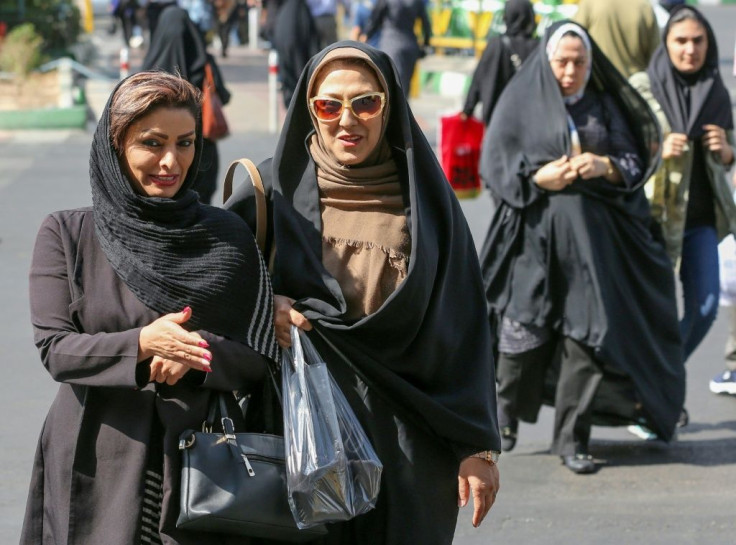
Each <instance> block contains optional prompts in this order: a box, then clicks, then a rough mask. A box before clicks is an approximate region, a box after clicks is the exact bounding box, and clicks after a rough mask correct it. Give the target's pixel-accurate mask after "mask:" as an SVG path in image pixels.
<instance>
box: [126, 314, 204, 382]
mask: <svg viewBox="0 0 736 545" xmlns="http://www.w3.org/2000/svg"><path fill="white" fill-rule="evenodd" d="M191 317H192V309H191V308H189V307H186V308H184V310H182V311H181V312H175V313H171V314H166V315H164V316H161V317H160V318H158V319H156V320H154V321H153V322H151V323H150V324H149V325H147V326H145V327H144V328H143V329H141V332H140V336H139V337H138V361H139V362H141V361H145V360H147V359H149V358H151V363H150V369H151V373H150V377H149V382H154V381H155V382H161V383H163V382H165V383H166V384H176V383H177V382H178V381H179V380H180V379H181V378H182V377H183V376H184V375H185V374H186V373H188V372H189V370H190V369H196V370H199V371H204V372H206V373H209V372H211V371H212V367H211V366H210V362H211V361H212V352H210V351H209V350H207V348H209V344H208V343H207V341H205V340H204V339H203V338H202V336H201V335H200V334H199V333H197V332H196V331H187V330H186V329H185V328H184V327H183V326H182V324H184V323H186V322H187V321H188V320H189V319H190V318H191Z"/></svg>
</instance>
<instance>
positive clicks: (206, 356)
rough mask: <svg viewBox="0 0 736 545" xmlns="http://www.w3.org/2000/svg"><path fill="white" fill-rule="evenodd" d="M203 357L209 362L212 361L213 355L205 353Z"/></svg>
mask: <svg viewBox="0 0 736 545" xmlns="http://www.w3.org/2000/svg"><path fill="white" fill-rule="evenodd" d="M202 357H203V358H204V359H206V360H207V361H212V354H210V353H209V352H205V353H204V354H202Z"/></svg>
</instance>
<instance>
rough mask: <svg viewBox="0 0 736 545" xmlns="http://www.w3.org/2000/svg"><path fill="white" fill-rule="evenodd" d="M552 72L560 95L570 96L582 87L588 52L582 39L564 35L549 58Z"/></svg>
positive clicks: (585, 74)
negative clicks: (560, 92)
mask: <svg viewBox="0 0 736 545" xmlns="http://www.w3.org/2000/svg"><path fill="white" fill-rule="evenodd" d="M550 65H551V66H552V72H553V73H554V75H555V79H556V80H557V83H558V84H559V86H560V90H561V91H562V96H566V97H567V96H572V95H574V94H575V93H577V92H578V91H580V90H581V89H582V88H583V85H585V78H586V76H587V73H588V52H587V51H586V50H585V45H583V40H581V39H580V38H576V37H574V36H564V37H563V38H562V39H561V40H560V43H558V44H557V50H556V51H555V54H554V56H553V57H552V59H551V60H550Z"/></svg>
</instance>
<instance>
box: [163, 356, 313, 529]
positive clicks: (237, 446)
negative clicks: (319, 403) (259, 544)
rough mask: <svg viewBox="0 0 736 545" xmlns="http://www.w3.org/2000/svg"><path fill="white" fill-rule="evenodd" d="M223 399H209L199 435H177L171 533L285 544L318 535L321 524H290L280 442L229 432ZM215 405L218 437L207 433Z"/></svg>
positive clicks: (270, 437) (219, 395)
mask: <svg viewBox="0 0 736 545" xmlns="http://www.w3.org/2000/svg"><path fill="white" fill-rule="evenodd" d="M269 374H270V369H269ZM271 379H272V381H273V375H271ZM274 382H275V381H274ZM274 386H275V384H274ZM226 395H232V394H231V393H214V394H213V395H212V396H211V399H210V405H209V414H208V417H207V421H206V422H205V423H204V424H203V431H193V430H187V431H185V432H183V433H182V434H181V436H180V439H179V449H180V450H181V455H182V458H181V463H182V467H181V506H180V512H179V519H178V520H177V522H176V526H177V528H181V529H186V530H189V529H191V530H197V531H204V532H217V533H225V534H232V535H243V536H248V537H256V538H265V539H273V540H280V541H290V542H305V541H310V540H313V539H316V538H318V537H320V536H324V535H325V534H326V533H327V529H326V528H325V527H324V525H320V526H316V527H313V528H308V529H304V530H300V529H298V528H297V526H296V523H295V522H294V517H293V515H292V514H291V510H290V509H289V503H288V492H287V489H286V465H285V461H284V452H285V451H284V438H283V437H282V436H279V435H271V434H267V433H235V429H234V424H233V421H232V419H231V418H229V417H228V413H227V407H226V405H227V404H226V402H225V396H226ZM277 396H279V394H278V391H277ZM279 397H280V396H279ZM218 405H219V410H220V417H221V418H220V422H221V424H222V430H223V433H214V432H213V431H212V423H213V422H214V420H215V412H216V410H217V407H218ZM241 408H242V405H241ZM243 410H244V411H245V409H243ZM244 416H245V415H244Z"/></svg>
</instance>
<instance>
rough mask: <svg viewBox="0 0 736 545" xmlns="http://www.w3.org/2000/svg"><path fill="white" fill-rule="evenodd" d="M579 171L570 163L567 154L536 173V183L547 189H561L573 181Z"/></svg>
mask: <svg viewBox="0 0 736 545" xmlns="http://www.w3.org/2000/svg"><path fill="white" fill-rule="evenodd" d="M577 177H578V173H577V172H576V171H575V169H574V168H572V166H571V165H570V161H568V159H567V155H563V156H562V157H560V158H559V159H557V160H555V161H552V162H551V163H547V164H546V165H544V166H543V167H542V168H540V169H539V170H538V171H537V173H536V174H535V175H534V183H536V184H537V185H538V186H539V187H541V188H542V189H546V190H547V191H561V190H562V189H565V188H566V187H567V186H568V185H570V184H571V183H573V182H574V181H575V180H576V178H577Z"/></svg>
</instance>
